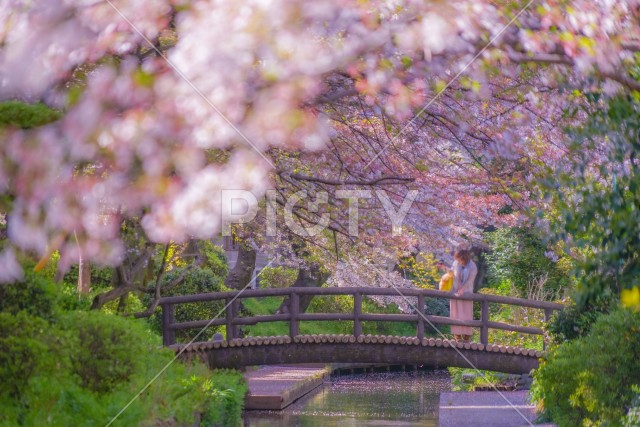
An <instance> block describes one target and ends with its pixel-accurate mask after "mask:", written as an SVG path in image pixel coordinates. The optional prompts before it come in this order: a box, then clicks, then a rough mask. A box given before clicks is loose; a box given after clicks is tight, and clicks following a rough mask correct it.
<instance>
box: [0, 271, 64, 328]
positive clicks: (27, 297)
mask: <svg viewBox="0 0 640 427" xmlns="http://www.w3.org/2000/svg"><path fill="white" fill-rule="evenodd" d="M24 274H25V276H24V279H23V280H22V281H21V282H16V283H11V284H7V285H2V286H0V311H2V312H7V313H11V314H17V313H19V312H20V311H26V312H27V313H29V314H31V315H33V316H39V317H43V318H45V319H51V318H52V317H53V315H54V311H55V309H56V307H57V306H58V304H59V302H60V300H61V298H62V296H61V295H60V294H59V293H58V292H57V289H56V285H55V284H54V283H52V282H51V281H50V280H48V279H47V278H45V277H44V276H43V275H41V274H38V273H35V272H34V271H33V269H32V268H25V273H24Z"/></svg>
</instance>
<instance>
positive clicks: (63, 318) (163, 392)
mask: <svg viewBox="0 0 640 427" xmlns="http://www.w3.org/2000/svg"><path fill="white" fill-rule="evenodd" d="M56 286H57V285H54V284H53V283H51V282H50V281H47V279H46V277H45V276H42V275H38V274H36V273H33V272H32V271H30V270H27V273H26V276H25V281H24V282H23V283H19V284H14V285H9V286H4V287H2V288H0V289H2V292H3V296H4V297H6V298H2V299H1V300H0V303H1V304H2V307H3V310H4V311H2V312H0V384H1V386H0V426H2V427H4V426H7V427H9V426H11V427H14V426H69V425H73V426H95V425H106V424H107V423H108V422H109V420H110V419H111V418H112V417H113V416H115V415H116V414H117V413H118V412H119V411H120V410H121V409H122V408H124V407H125V405H127V404H128V402H130V401H131V399H132V398H133V397H134V396H137V395H138V393H139V392H140V391H141V390H142V389H143V387H145V386H146V385H147V384H148V383H149V381H150V380H152V379H153V382H152V383H151V385H150V386H149V388H148V389H146V391H145V392H144V393H142V394H140V395H139V396H138V397H137V398H136V399H135V400H134V401H133V403H132V404H131V405H130V406H129V407H128V408H127V410H126V411H124V412H123V413H122V414H121V416H119V418H118V420H117V421H116V422H115V423H114V426H129V425H136V426H156V425H166V426H188V425H194V424H196V423H197V422H198V420H206V422H207V425H233V424H237V423H238V422H239V420H240V413H241V410H242V404H243V402H244V395H245V393H246V385H245V384H244V382H243V379H242V374H240V373H238V372H234V371H215V372H212V371H210V370H209V369H208V368H207V367H206V366H204V365H203V364H202V363H199V362H197V361H192V362H190V363H189V364H188V365H187V364H185V363H182V362H180V361H175V360H174V357H175V354H174V352H173V351H171V350H169V349H166V348H162V347H161V346H160V337H159V336H157V335H156V334H153V333H152V332H151V331H149V330H148V323H147V322H145V321H144V320H134V319H131V318H123V317H119V316H116V315H114V314H109V313H105V312H104V311H92V312H85V311H77V310H76V311H70V312H69V311H65V309H64V307H65V306H67V304H66V303H64V300H65V298H66V297H64V296H63V295H62V294H61V293H60V292H55V291H56V289H55V288H56ZM30 297H33V298H34V299H33V302H34V304H33V305H32V306H29V304H26V303H25V301H23V300H22V299H21V298H30ZM39 315H45V316H46V317H40V316H39ZM165 368H166V369H165ZM163 369H165V370H164V371H163ZM161 371H162V374H161V375H160V376H157V374H158V373H160V372H161ZM156 376H157V377H156Z"/></svg>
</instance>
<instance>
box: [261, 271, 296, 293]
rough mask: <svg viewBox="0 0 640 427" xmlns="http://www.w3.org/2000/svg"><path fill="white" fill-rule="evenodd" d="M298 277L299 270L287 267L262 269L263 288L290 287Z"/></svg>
mask: <svg viewBox="0 0 640 427" xmlns="http://www.w3.org/2000/svg"><path fill="white" fill-rule="evenodd" d="M297 278H298V270H296V269H295V268H287V267H282V266H278V267H264V268H263V269H262V270H260V278H259V281H260V287H261V288H288V287H290V286H291V285H293V283H294V282H295V281H296V279H297Z"/></svg>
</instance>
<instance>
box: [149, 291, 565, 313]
mask: <svg viewBox="0 0 640 427" xmlns="http://www.w3.org/2000/svg"><path fill="white" fill-rule="evenodd" d="M399 289H400V292H401V293H402V295H404V296H406V297H417V296H420V295H424V296H425V297H432V298H446V299H459V300H471V301H479V302H482V301H487V302H491V303H498V304H507V305H517V306H520V307H529V308H540V309H551V310H562V309H563V308H564V305H562V304H559V303H555V302H550V301H538V300H529V299H525V298H516V297H505V296H501V295H491V294H480V293H473V294H467V295H462V296H459V297H457V296H455V295H453V294H452V293H451V292H444V291H437V290H435V289H416V288H399ZM292 293H296V294H298V295H313V296H331V295H354V294H356V293H359V294H362V295H367V296H369V295H371V296H400V294H399V293H398V291H397V290H395V289H394V288H366V287H362V288H360V287H329V288H299V287H288V288H269V289H248V290H246V291H228V292H208V293H202V294H192V295H178V296H172V297H162V298H160V302H159V305H164V304H186V303H192V302H205V301H216V300H224V299H230V298H235V297H236V295H237V297H238V298H260V297H286V296H290V295H291V294H292Z"/></svg>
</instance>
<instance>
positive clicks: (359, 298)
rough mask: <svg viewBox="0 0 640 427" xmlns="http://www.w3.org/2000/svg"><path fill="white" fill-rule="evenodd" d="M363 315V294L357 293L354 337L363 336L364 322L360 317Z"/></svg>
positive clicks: (354, 296)
mask: <svg viewBox="0 0 640 427" xmlns="http://www.w3.org/2000/svg"><path fill="white" fill-rule="evenodd" d="M361 314H362V294H361V293H360V292H356V293H355V294H353V335H354V336H355V337H356V338H357V337H359V336H360V335H362V322H361V321H360V315H361Z"/></svg>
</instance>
